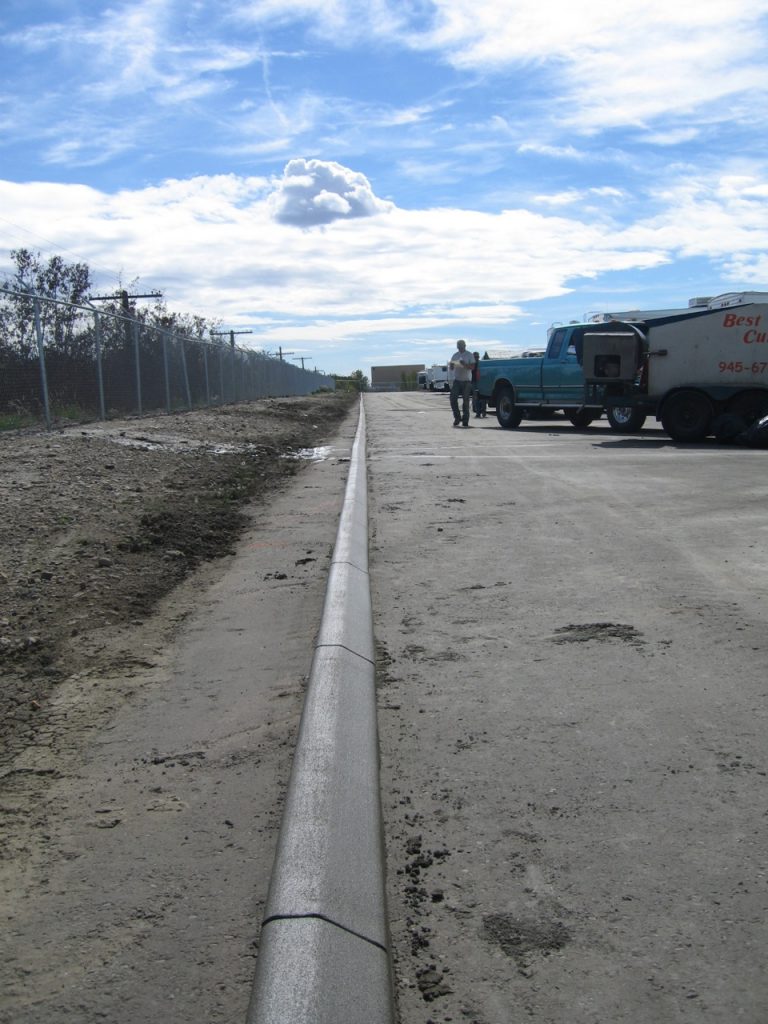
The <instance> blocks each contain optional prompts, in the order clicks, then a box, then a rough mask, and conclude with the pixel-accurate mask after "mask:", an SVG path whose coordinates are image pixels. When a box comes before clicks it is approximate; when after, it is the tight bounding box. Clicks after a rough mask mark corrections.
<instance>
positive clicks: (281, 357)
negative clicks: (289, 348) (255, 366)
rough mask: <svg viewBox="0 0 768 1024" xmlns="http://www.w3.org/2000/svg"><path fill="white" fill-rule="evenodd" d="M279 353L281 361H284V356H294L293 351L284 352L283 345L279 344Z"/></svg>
mask: <svg viewBox="0 0 768 1024" xmlns="http://www.w3.org/2000/svg"><path fill="white" fill-rule="evenodd" d="M277 353H278V355H279V356H280V362H281V363H282V362H283V356H292V355H293V352H283V348H282V345H278V346H277Z"/></svg>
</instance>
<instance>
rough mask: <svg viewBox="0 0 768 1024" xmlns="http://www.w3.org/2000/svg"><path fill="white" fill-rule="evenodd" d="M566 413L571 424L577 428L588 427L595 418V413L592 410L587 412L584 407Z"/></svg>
mask: <svg viewBox="0 0 768 1024" xmlns="http://www.w3.org/2000/svg"><path fill="white" fill-rule="evenodd" d="M567 415H568V419H569V420H570V421H571V423H572V424H573V426H574V427H576V428H577V429H578V430H583V429H584V427H588V426H589V424H590V423H591V422H592V420H593V419H594V418H595V414H594V413H593V412H587V410H586V409H580V410H579V411H578V412H569V413H568V414H567Z"/></svg>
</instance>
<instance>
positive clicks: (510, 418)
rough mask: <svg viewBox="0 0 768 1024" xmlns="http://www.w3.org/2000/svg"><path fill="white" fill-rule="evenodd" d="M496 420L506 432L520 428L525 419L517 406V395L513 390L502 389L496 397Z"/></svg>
mask: <svg viewBox="0 0 768 1024" xmlns="http://www.w3.org/2000/svg"><path fill="white" fill-rule="evenodd" d="M496 419H497V420H498V421H499V426H500V427H502V428H503V429H504V430H513V429H514V428H515V427H519V426H520V423H521V422H522V419H523V410H522V409H520V408H518V406H516V405H515V393H514V391H513V390H512V388H500V389H499V392H498V394H497V395H496Z"/></svg>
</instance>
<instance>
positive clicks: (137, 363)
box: [132, 320, 143, 416]
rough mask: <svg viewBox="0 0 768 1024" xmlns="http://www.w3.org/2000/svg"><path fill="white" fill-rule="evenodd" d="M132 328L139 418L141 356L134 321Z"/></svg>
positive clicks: (140, 410)
mask: <svg viewBox="0 0 768 1024" xmlns="http://www.w3.org/2000/svg"><path fill="white" fill-rule="evenodd" d="M132 327H133V363H134V367H135V369H136V407H137V408H138V410H139V416H141V415H142V413H143V409H142V405H141V355H140V352H139V322H138V320H134V321H133V322H132Z"/></svg>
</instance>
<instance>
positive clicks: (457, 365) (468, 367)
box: [451, 349, 475, 380]
mask: <svg viewBox="0 0 768 1024" xmlns="http://www.w3.org/2000/svg"><path fill="white" fill-rule="evenodd" d="M451 362H452V363H453V364H454V367H453V379H454V380H472V367H473V366H474V365H475V357H474V356H473V355H472V353H471V352H467V350H466V349H465V350H464V351H463V352H459V350H458V349H457V350H456V351H455V352H454V353H453V355H452V356H451Z"/></svg>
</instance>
